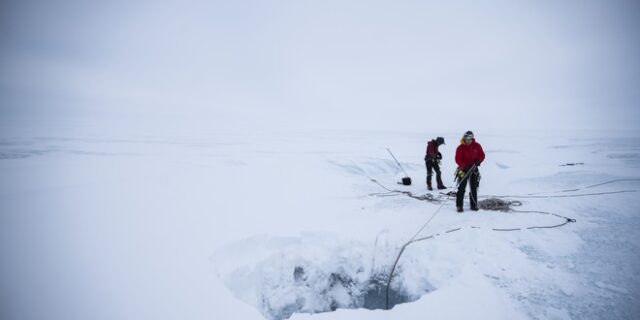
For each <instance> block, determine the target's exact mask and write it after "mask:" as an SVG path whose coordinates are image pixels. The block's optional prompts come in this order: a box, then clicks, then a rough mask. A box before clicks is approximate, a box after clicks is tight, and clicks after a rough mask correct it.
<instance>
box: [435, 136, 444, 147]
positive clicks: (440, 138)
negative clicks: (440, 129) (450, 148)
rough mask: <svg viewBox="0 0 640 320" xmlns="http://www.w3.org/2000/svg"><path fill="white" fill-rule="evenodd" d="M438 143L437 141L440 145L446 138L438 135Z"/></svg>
mask: <svg viewBox="0 0 640 320" xmlns="http://www.w3.org/2000/svg"><path fill="white" fill-rule="evenodd" d="M436 143H437V144H438V145H441V144H444V138H443V137H437V138H436Z"/></svg>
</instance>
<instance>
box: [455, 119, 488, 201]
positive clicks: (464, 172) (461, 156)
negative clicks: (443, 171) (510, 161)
mask: <svg viewBox="0 0 640 320" xmlns="http://www.w3.org/2000/svg"><path fill="white" fill-rule="evenodd" d="M482 161H484V151H483V150H482V146H481V145H480V144H479V143H477V142H476V139H475V137H474V136H473V132H471V131H467V132H466V133H465V134H464V136H463V137H462V140H461V141H460V145H459V146H458V149H456V163H457V164H458V170H457V172H456V178H457V179H460V184H459V186H458V193H457V194H456V206H457V207H458V212H463V211H464V210H463V209H462V204H463V202H464V193H465V189H466V188H467V181H470V184H469V186H470V188H471V192H470V193H469V200H470V202H471V210H473V211H478V187H479V185H480V171H479V170H478V167H480V164H481V163H482Z"/></svg>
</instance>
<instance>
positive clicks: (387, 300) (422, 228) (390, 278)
mask: <svg viewBox="0 0 640 320" xmlns="http://www.w3.org/2000/svg"><path fill="white" fill-rule="evenodd" d="M475 168H476V165H475V164H474V165H473V166H472V167H471V169H470V170H468V171H467V172H466V174H465V175H464V176H463V177H462V179H460V181H465V182H466V180H465V179H466V178H467V177H468V176H469V174H470V173H471V172H473V171H474V170H475ZM375 182H376V183H377V181H375ZM459 184H460V182H458V184H456V188H457V187H458V185H459ZM385 189H387V188H385ZM387 190H389V189H387ZM449 199H450V197H446V198H445V199H444V201H442V203H441V204H440V206H439V207H438V209H436V211H434V212H433V214H432V215H431V217H430V218H429V219H428V220H427V221H426V222H425V223H424V224H423V225H422V227H420V229H418V231H417V232H416V233H415V234H414V235H413V237H411V239H409V241H407V242H406V243H405V244H404V245H402V247H401V248H400V252H398V256H397V257H396V260H395V262H394V263H393V267H391V272H389V279H387V286H386V290H385V296H386V309H389V287H390V286H391V280H392V279H393V272H394V271H395V270H396V266H398V261H400V257H401V256H402V253H403V252H404V250H405V249H406V248H407V246H409V245H410V244H412V243H414V242H416V241H420V240H418V239H419V238H417V237H418V235H420V233H422V231H423V230H424V229H425V228H426V227H427V226H428V225H429V223H431V221H432V220H433V218H435V217H436V215H438V213H439V212H440V210H441V209H442V207H444V205H445V204H446V203H447V201H448V200H449Z"/></svg>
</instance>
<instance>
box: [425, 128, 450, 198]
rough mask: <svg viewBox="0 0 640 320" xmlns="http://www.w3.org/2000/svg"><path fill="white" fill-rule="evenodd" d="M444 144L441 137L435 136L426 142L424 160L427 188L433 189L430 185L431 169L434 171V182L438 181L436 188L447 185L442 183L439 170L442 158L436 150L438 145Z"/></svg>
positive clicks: (441, 188)
mask: <svg viewBox="0 0 640 320" xmlns="http://www.w3.org/2000/svg"><path fill="white" fill-rule="evenodd" d="M443 144H444V138H443V137H437V138H435V139H433V140H431V141H429V142H428V143H427V154H426V155H425V156H424V162H425V164H426V165H427V189H429V191H431V190H433V187H432V186H431V177H432V176H433V171H435V172H436V182H437V183H438V189H439V190H443V189H446V188H447V187H445V186H444V184H443V183H442V172H441V171H440V160H442V153H440V151H438V147H439V146H441V145H443Z"/></svg>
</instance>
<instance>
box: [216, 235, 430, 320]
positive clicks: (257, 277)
mask: <svg viewBox="0 0 640 320" xmlns="http://www.w3.org/2000/svg"><path fill="white" fill-rule="evenodd" d="M316 240H318V239H316ZM332 240H333V239H332ZM269 241H271V242H269ZM254 244H255V247H253V245H254ZM241 247H242V248H241ZM242 249H244V250H245V251H244V252H243V251H242ZM395 252H397V250H396V248H395V247H394V248H380V247H377V248H373V247H372V246H371V245H369V246H367V245H364V244H355V243H353V242H347V243H341V242H339V241H331V240H320V241H308V239H304V240H300V239H288V240H283V239H270V240H267V241H266V242H265V240H260V242H253V241H249V242H247V241H244V242H242V244H241V245H239V246H230V247H229V248H227V250H225V251H224V252H223V253H222V255H221V256H224V257H225V258H226V260H224V261H226V262H227V263H223V264H222V266H219V268H218V272H219V275H220V277H221V278H222V279H223V281H224V282H225V285H226V286H227V288H229V290H230V291H231V292H232V293H233V294H234V295H235V296H236V297H237V298H238V299H241V300H243V301H245V302H246V303H249V304H251V305H253V306H254V307H255V308H256V309H258V310H259V311H260V312H261V313H262V314H263V315H264V316H265V318H267V319H270V320H282V319H288V318H289V317H291V316H292V315H293V314H294V313H322V312H331V311H335V310H337V309H359V308H365V309H386V308H387V279H388V273H389V269H390V263H388V262H392V261H393V259H392V255H393V253H395ZM229 258H231V259H229ZM405 261H406V263H405V264H402V263H401V264H400V265H399V266H398V268H397V269H396V273H395V274H394V277H393V281H392V282H391V286H390V287H389V308H393V307H394V306H395V305H397V304H401V303H407V302H413V301H415V300H417V299H419V298H420V297H421V296H422V295H424V294H427V293H429V292H431V291H433V290H434V289H435V288H434V287H433V286H432V285H431V284H430V283H429V282H428V280H427V276H428V270H426V267H425V265H423V264H421V263H420V262H419V261H420V259H407V260H405Z"/></svg>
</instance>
